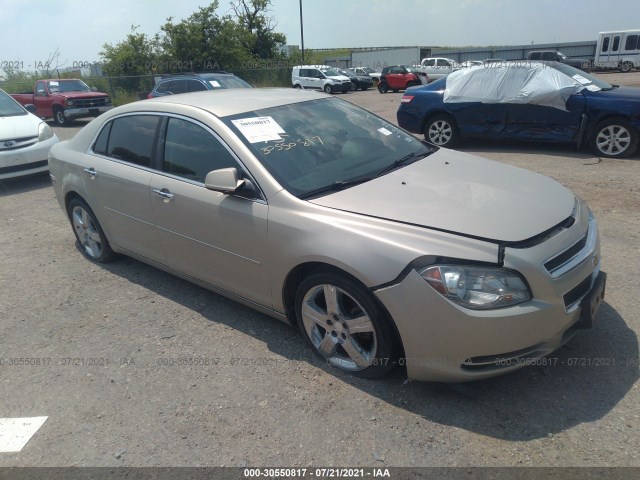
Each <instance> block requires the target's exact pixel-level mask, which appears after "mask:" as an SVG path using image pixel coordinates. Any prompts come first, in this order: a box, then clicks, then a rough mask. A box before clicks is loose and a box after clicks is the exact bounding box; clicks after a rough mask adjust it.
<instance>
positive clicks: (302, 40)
mask: <svg viewBox="0 0 640 480" xmlns="http://www.w3.org/2000/svg"><path fill="white" fill-rule="evenodd" d="M300 41H301V43H302V64H303V65H304V26H303V25H302V0H300Z"/></svg>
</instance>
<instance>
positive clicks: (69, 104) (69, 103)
mask: <svg viewBox="0 0 640 480" xmlns="http://www.w3.org/2000/svg"><path fill="white" fill-rule="evenodd" d="M74 105H75V103H74V101H73V100H67V106H69V107H73V106H74Z"/></svg>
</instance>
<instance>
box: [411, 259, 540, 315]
mask: <svg viewBox="0 0 640 480" xmlns="http://www.w3.org/2000/svg"><path fill="white" fill-rule="evenodd" d="M418 273H419V274H420V275H421V276H422V278H424V279H425V281H426V282H427V283H428V284H429V285H431V286H432V287H433V288H434V290H436V291H437V292H438V293H440V294H442V295H443V296H445V297H446V298H448V299H449V300H451V301H452V302H455V303H457V304H458V305H460V306H462V307H466V308H472V309H476V310H485V309H490V308H502V307H511V306H513V305H517V304H519V303H523V302H526V301H528V300H530V299H531V292H530V291H529V288H528V287H527V285H526V284H525V282H524V280H523V279H522V277H520V275H518V274H517V273H516V272H513V271H511V270H506V269H504V268H492V267H469V266H465V265H434V266H430V267H427V268H424V269H422V270H420V271H419V272H418Z"/></svg>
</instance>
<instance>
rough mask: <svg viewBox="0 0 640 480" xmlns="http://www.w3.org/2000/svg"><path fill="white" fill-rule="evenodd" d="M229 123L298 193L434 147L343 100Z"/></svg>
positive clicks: (379, 170)
mask: <svg viewBox="0 0 640 480" xmlns="http://www.w3.org/2000/svg"><path fill="white" fill-rule="evenodd" d="M223 121H224V122H225V123H226V124H227V125H228V126H229V127H230V128H231V129H232V130H234V131H235V132H237V135H238V137H239V138H240V139H241V140H242V141H243V142H244V143H245V144H246V145H247V147H249V149H250V150H251V151H252V152H253V153H254V155H255V156H256V157H257V158H258V160H259V161H260V162H261V163H262V164H263V165H264V166H265V167H266V168H267V170H268V171H269V172H270V173H271V175H273V177H274V178H275V179H276V180H277V181H278V182H280V184H281V185H282V186H283V187H284V188H285V189H287V190H288V191H289V192H291V193H292V194H293V195H296V196H298V197H308V196H310V195H314V192H316V191H318V190H322V189H325V188H327V187H329V188H330V187H331V186H332V185H339V184H341V183H343V184H344V183H348V182H352V181H358V180H361V181H365V180H366V179H370V178H373V177H375V176H378V175H381V174H384V173H385V172H386V171H389V170H390V169H393V168H394V165H397V166H398V168H399V167H400V166H401V164H403V162H404V161H406V162H404V163H409V162H410V161H413V160H418V159H419V158H421V156H424V155H427V154H429V153H431V152H432V151H434V150H432V149H431V147H427V146H426V145H425V144H423V143H422V142H420V141H419V140H418V139H416V138H415V137H413V136H412V135H409V134H408V133H406V132H405V131H404V130H401V129H400V128H398V127H396V126H395V125H392V124H390V123H389V122H387V121H386V120H383V119H382V118H380V117H378V116H376V115H374V114H372V113H370V112H368V111H366V110H363V109H361V108H360V107H356V106H355V105H352V104H350V103H348V102H345V101H343V100H340V99H337V98H325V99H318V100H311V101H307V102H300V103H294V104H291V105H283V106H280V107H273V108H267V109H264V110H256V111H252V112H245V113H242V114H238V115H233V116H229V117H225V118H223ZM399 161H400V162H399Z"/></svg>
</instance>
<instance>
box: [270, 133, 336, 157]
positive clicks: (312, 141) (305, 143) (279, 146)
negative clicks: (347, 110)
mask: <svg viewBox="0 0 640 480" xmlns="http://www.w3.org/2000/svg"><path fill="white" fill-rule="evenodd" d="M282 136H283V137H289V135H282ZM317 145H324V142H323V141H322V138H320V137H319V136H317V135H315V136H313V137H309V138H297V139H296V140H293V139H290V138H281V139H280V141H279V143H276V144H275V145H269V146H266V147H263V148H261V149H260V150H261V151H262V153H263V154H265V155H269V154H270V153H271V152H286V151H288V150H291V149H292V148H295V147H298V146H301V147H315V146H317Z"/></svg>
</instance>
